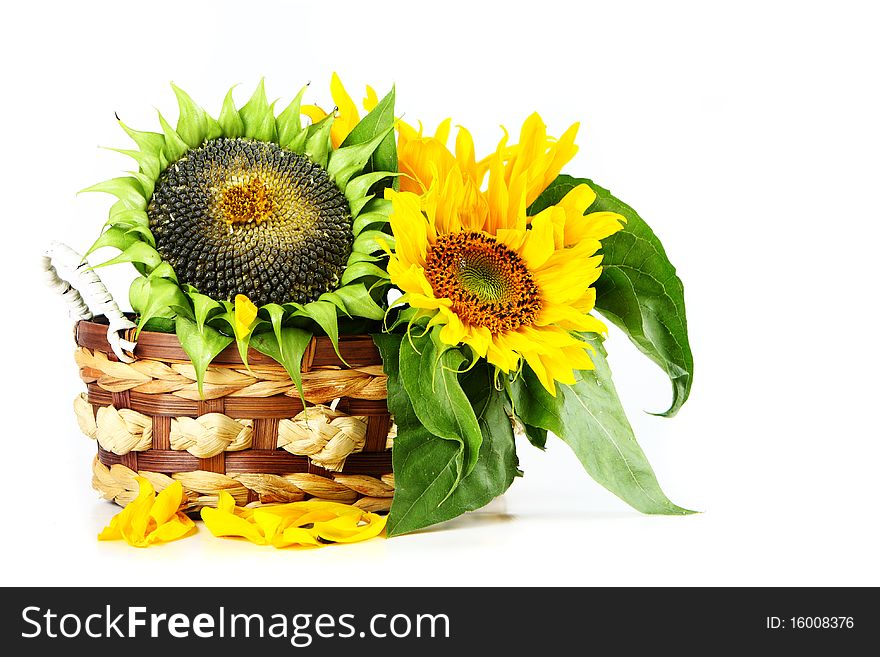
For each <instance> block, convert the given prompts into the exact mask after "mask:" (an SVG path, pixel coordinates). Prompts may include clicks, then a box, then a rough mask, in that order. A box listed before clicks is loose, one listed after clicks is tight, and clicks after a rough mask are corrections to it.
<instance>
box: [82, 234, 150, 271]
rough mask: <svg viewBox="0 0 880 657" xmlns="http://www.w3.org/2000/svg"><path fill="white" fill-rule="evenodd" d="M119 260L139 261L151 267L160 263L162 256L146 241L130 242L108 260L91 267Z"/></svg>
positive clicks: (114, 262) (115, 262)
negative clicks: (123, 249)
mask: <svg viewBox="0 0 880 657" xmlns="http://www.w3.org/2000/svg"><path fill="white" fill-rule="evenodd" d="M121 262H130V263H132V264H138V263H140V264H143V265H146V266H147V268H148V269H153V268H154V267H158V266H159V265H160V264H161V263H162V256H160V255H159V252H158V251H156V249H154V248H153V247H152V246H150V245H149V244H147V243H146V242H140V241H138V242H132V243H131V244H130V245H129V246H128V247H126V249H125V251H123V252H122V253H120V254H119V255H118V256H116V257H115V258H112V259H110V260H108V261H107V262H102V263H101V264H99V265H95V266H94V267H93V269H98V268H100V267H109V266H110V265H118V264H119V263H121Z"/></svg>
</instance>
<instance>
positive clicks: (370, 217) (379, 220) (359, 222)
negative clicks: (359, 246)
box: [351, 212, 388, 237]
mask: <svg viewBox="0 0 880 657" xmlns="http://www.w3.org/2000/svg"><path fill="white" fill-rule="evenodd" d="M386 225H388V215H385V214H382V213H381V212H363V213H361V214H359V215H358V216H357V218H356V219H355V220H354V221H353V222H352V224H351V232H352V233H353V234H354V236H355V237H357V236H358V235H360V234H361V233H362V232H363V231H365V230H367V229H370V228H372V229H373V230H378V229H380V228H381V227H382V226H386Z"/></svg>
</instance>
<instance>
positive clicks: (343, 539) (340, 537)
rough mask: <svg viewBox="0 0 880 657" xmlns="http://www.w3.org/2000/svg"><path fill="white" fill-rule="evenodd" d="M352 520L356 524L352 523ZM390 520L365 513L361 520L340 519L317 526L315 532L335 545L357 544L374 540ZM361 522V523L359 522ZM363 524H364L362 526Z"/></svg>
mask: <svg viewBox="0 0 880 657" xmlns="http://www.w3.org/2000/svg"><path fill="white" fill-rule="evenodd" d="M352 520H354V522H353V523H352ZM387 520H388V518H387V517H386V516H380V515H378V514H375V513H365V514H363V515H362V516H360V517H359V518H352V517H347V518H340V519H339V521H335V522H334V521H330V522H324V523H320V524H319V525H316V527H315V530H316V532H317V534H318V536H320V537H321V538H323V539H324V540H326V541H333V542H334V543H357V542H358V541H365V540H367V539H369V538H374V537H376V536H378V535H379V534H381V533H382V530H383V529H385V523H386V522H387ZM358 521H360V522H358ZM360 523H363V524H360Z"/></svg>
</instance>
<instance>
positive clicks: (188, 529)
mask: <svg viewBox="0 0 880 657" xmlns="http://www.w3.org/2000/svg"><path fill="white" fill-rule="evenodd" d="M195 532H196V523H194V522H193V521H192V518H190V517H189V516H187V515H186V514H183V513H175V514H174V515H173V516H172V517H171V518H169V519H168V520H166V521H165V522H164V523H163V524H161V525H159V526H158V527H156V529H155V530H154V531H152V532H151V533H150V534H149V535H148V536H147V540H148V541H149V542H150V543H151V544H152V543H170V542H171V541H176V540H178V539H181V538H184V537H186V536H189V535H190V534H194V533H195Z"/></svg>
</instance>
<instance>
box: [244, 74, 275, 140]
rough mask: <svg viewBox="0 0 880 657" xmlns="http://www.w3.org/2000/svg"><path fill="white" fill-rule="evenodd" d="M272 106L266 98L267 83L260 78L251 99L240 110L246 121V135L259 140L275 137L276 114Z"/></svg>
mask: <svg viewBox="0 0 880 657" xmlns="http://www.w3.org/2000/svg"><path fill="white" fill-rule="evenodd" d="M272 107H273V106H272V105H270V104H269V100H268V99H267V98H266V85H265V83H264V81H263V80H260V83H259V84H258V85H257V88H256V89H255V90H254V94H253V95H252V96H251V98H250V100H249V101H248V102H247V103H245V105H244V107H242V108H241V110H239V112H238V114H239V116H241V120H242V122H243V123H244V136H245V137H250V138H251V139H256V140H258V141H273V140H274V139H275V115H274V113H273V110H272Z"/></svg>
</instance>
